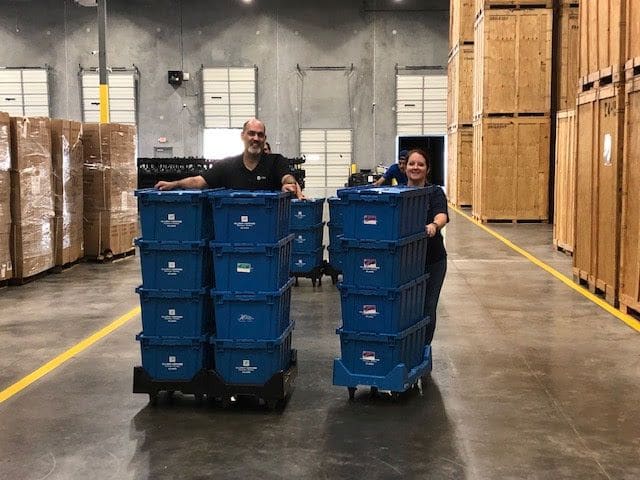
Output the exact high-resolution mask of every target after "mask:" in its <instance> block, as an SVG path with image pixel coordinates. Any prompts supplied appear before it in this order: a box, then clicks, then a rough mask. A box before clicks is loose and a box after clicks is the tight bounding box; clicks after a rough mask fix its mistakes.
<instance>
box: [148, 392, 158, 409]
mask: <svg viewBox="0 0 640 480" xmlns="http://www.w3.org/2000/svg"><path fill="white" fill-rule="evenodd" d="M149 405H151V406H152V407H155V406H156V405H158V392H153V393H150V394H149Z"/></svg>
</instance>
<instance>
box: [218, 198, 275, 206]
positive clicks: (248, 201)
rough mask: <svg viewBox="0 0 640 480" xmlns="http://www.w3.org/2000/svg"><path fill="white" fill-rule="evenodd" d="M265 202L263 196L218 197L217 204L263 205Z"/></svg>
mask: <svg viewBox="0 0 640 480" xmlns="http://www.w3.org/2000/svg"><path fill="white" fill-rule="evenodd" d="M265 203H266V199H265V198H261V197H252V198H220V199H219V205H218V207H219V206H220V205H264V204H265Z"/></svg>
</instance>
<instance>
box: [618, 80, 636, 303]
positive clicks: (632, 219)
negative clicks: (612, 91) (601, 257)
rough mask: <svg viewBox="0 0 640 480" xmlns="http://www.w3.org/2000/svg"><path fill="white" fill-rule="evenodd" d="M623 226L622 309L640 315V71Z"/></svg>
mask: <svg viewBox="0 0 640 480" xmlns="http://www.w3.org/2000/svg"><path fill="white" fill-rule="evenodd" d="M626 73H627V82H626V87H625V91H626V101H625V127H624V130H625V133H624V161H623V162H622V163H623V165H622V170H623V174H622V222H621V223H622V225H621V233H620V249H621V251H620V307H621V308H622V310H623V311H625V312H626V311H627V310H628V309H629V308H631V309H633V310H635V312H636V313H638V312H640V71H634V70H633V69H631V70H627V72H626Z"/></svg>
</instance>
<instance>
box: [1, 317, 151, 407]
mask: <svg viewBox="0 0 640 480" xmlns="http://www.w3.org/2000/svg"><path fill="white" fill-rule="evenodd" d="M138 314H140V307H136V308H134V309H133V310H131V311H129V312H127V313H125V314H124V315H122V316H121V317H120V318H118V319H117V320H114V321H113V322H111V323H110V324H109V325H107V326H106V327H104V328H102V329H101V330H98V331H97V332H96V333H94V334H93V335H91V336H90V337H87V338H85V339H84V340H82V341H81V342H80V343H77V344H76V345H74V346H73V347H71V348H70V349H69V350H67V351H66V352H64V353H61V354H60V355H58V356H57V357H56V358H54V359H53V360H50V361H49V362H47V363H45V364H44V365H42V366H41V367H40V368H38V369H37V370H34V371H33V372H31V373H30V374H29V375H27V376H26V377H24V378H23V379H21V380H19V381H17V382H16V383H14V384H13V385H11V386H10V387H8V388H6V389H4V390H2V391H1V392H0V403H2V402H4V401H5V400H8V399H9V398H11V397H13V396H14V395H15V394H16V393H18V392H20V391H22V390H24V389H25V388H27V387H28V386H29V385H31V384H32V383H33V382H35V381H37V380H38V379H40V378H42V377H44V376H45V375H46V374H48V373H49V372H51V371H52V370H54V369H56V368H58V367H59V366H60V365H62V364H63V363H64V362H66V361H67V360H69V359H70V358H73V357H74V356H75V355H77V354H79V353H80V352H82V351H84V350H86V349H87V348H89V347H90V346H91V345H93V344H94V343H96V342H97V341H98V340H100V339H101V338H104V337H106V336H107V335H109V334H110V333H112V332H114V331H115V330H117V329H118V328H120V327H121V326H123V325H124V324H125V323H127V322H128V321H129V320H131V319H132V318H135V317H136V316H137V315H138Z"/></svg>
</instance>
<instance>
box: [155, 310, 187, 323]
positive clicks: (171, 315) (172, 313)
mask: <svg viewBox="0 0 640 480" xmlns="http://www.w3.org/2000/svg"><path fill="white" fill-rule="evenodd" d="M160 318H162V320H164V321H165V322H169V323H177V322H178V321H179V320H182V319H183V318H184V315H176V310H175V309H174V308H170V309H169V311H168V312H167V314H166V315H162V316H161V317H160Z"/></svg>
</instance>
